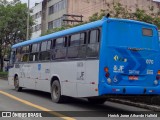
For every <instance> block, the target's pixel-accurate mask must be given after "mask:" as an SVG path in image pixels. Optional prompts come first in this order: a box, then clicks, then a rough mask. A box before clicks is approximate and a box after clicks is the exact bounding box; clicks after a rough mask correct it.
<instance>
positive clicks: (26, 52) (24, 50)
mask: <svg viewBox="0 0 160 120" xmlns="http://www.w3.org/2000/svg"><path fill="white" fill-rule="evenodd" d="M29 52H30V51H29V46H24V47H22V52H21V53H22V58H21V61H22V62H27V61H29Z"/></svg>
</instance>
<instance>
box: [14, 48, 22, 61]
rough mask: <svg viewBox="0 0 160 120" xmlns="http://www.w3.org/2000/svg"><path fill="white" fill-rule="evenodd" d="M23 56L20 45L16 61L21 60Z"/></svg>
mask: <svg viewBox="0 0 160 120" xmlns="http://www.w3.org/2000/svg"><path fill="white" fill-rule="evenodd" d="M21 56H22V54H21V48H20V47H19V48H17V49H16V61H15V62H21Z"/></svg>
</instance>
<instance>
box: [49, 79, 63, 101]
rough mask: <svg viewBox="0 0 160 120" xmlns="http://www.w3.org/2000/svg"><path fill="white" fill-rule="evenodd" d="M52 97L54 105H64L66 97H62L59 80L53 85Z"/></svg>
mask: <svg viewBox="0 0 160 120" xmlns="http://www.w3.org/2000/svg"><path fill="white" fill-rule="evenodd" d="M51 97H52V101H53V102H54V103H62V102H63V101H64V97H63V96H62V95H61V86H60V83H59V81H58V80H55V81H54V82H53V83H52V88H51Z"/></svg>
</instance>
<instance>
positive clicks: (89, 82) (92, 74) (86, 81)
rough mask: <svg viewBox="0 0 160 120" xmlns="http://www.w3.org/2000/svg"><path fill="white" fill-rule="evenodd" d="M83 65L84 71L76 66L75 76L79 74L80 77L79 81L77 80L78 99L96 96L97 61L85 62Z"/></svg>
mask: <svg viewBox="0 0 160 120" xmlns="http://www.w3.org/2000/svg"><path fill="white" fill-rule="evenodd" d="M84 63H85V64H84V68H85V69H84V68H83V67H80V66H77V74H78V73H80V76H81V80H77V93H78V97H93V96H98V73H99V60H87V61H86V62H84ZM77 64H80V62H77ZM83 72H84V73H83ZM77 77H79V76H77ZM78 79H79V78H78Z"/></svg>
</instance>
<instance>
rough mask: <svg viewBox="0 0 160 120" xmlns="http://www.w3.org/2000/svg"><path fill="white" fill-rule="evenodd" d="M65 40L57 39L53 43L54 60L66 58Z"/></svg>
mask: <svg viewBox="0 0 160 120" xmlns="http://www.w3.org/2000/svg"><path fill="white" fill-rule="evenodd" d="M66 41H67V38H66V37H63V38H58V39H56V42H55V59H64V58H65V57H66V44H67V42H66Z"/></svg>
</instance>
